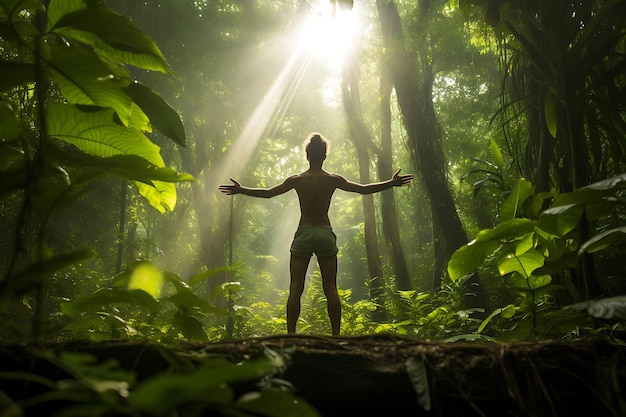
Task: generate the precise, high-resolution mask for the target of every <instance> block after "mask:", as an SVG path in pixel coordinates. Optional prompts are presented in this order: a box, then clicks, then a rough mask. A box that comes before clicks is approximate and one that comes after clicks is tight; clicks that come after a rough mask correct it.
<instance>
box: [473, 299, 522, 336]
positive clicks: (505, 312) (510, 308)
mask: <svg viewBox="0 0 626 417" xmlns="http://www.w3.org/2000/svg"><path fill="white" fill-rule="evenodd" d="M498 314H500V315H501V316H502V317H504V318H506V319H510V318H511V317H513V316H514V315H515V306H514V305H513V304H509V305H507V306H506V307H503V308H497V309H495V310H493V311H492V312H491V314H489V315H488V316H487V318H485V320H483V321H482V323H480V326H478V329H476V333H482V331H483V330H485V327H487V324H489V322H490V321H491V320H492V319H493V318H494V317H495V316H497V315H498Z"/></svg>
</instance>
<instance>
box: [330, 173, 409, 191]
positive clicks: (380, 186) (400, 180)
mask: <svg viewBox="0 0 626 417" xmlns="http://www.w3.org/2000/svg"><path fill="white" fill-rule="evenodd" d="M413 177H414V175H413V174H406V175H400V168H398V170H397V171H396V172H395V173H394V174H393V177H391V179H388V180H387V181H381V182H373V183H370V184H359V183H356V182H352V181H348V180H345V179H344V180H343V181H342V182H341V183H340V184H339V186H338V187H339V188H340V189H342V190H344V191H350V192H353V193H359V194H372V193H377V192H379V191H383V190H386V189H388V188H391V187H402V186H404V185H408V184H409V183H410V182H411V181H412V180H413Z"/></svg>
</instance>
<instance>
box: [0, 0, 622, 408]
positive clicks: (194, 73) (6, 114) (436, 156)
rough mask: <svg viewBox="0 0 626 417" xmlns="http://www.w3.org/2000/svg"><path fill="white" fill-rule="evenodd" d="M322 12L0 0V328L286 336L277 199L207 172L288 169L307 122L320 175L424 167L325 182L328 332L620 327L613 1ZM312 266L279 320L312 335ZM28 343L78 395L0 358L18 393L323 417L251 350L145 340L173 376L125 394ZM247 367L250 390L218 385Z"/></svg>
mask: <svg viewBox="0 0 626 417" xmlns="http://www.w3.org/2000/svg"><path fill="white" fill-rule="evenodd" d="M318 3H319V4H318ZM326 3H328V2H326V1H321V0H320V1H304V0H300V1H296V0H281V1H265V0H256V1H243V0H232V1H231V0H219V1H193V2H171V1H159V0H152V1H144V2H137V1H134V0H132V1H131V0H115V1H113V0H111V1H109V2H107V3H106V4H105V2H103V1H99V0H49V1H39V0H0V52H1V57H0V178H1V179H0V228H1V229H0V230H1V232H2V234H3V239H2V240H1V241H0V317H2V323H1V324H0V337H1V338H2V340H3V342H4V343H18V342H25V341H27V342H36V343H40V342H50V341H57V342H59V341H62V342H67V341H75V340H89V341H102V340H110V339H115V340H128V341H150V342H155V343H157V344H160V345H162V346H175V345H177V344H179V343H181V342H183V341H199V342H214V341H221V340H226V339H239V338H247V337H253V336H266V335H275V334H281V333H284V332H285V307H284V305H285V301H286V298H287V291H288V279H289V278H288V267H287V260H288V259H287V255H286V254H287V253H288V251H287V249H288V245H289V242H290V238H291V236H292V233H293V231H294V229H295V226H296V224H297V202H296V201H294V199H295V196H293V195H285V196H281V197H278V198H276V199H273V200H271V201H267V200H264V201H255V200H254V199H250V198H247V199H246V198H233V199H231V200H229V199H228V198H226V197H224V196H221V195H219V193H217V186H218V184H220V183H221V182H222V181H226V180H227V179H228V178H229V177H237V178H238V179H240V180H241V181H242V182H243V183H246V184H249V185H252V186H268V185H273V184H275V183H276V182H278V181H280V179H281V178H284V177H286V176H288V175H291V174H293V173H295V172H298V171H300V170H303V169H305V166H306V162H305V160H304V158H303V156H302V151H301V143H302V141H303V139H304V138H305V137H306V136H307V135H308V133H309V132H312V131H321V132H322V133H323V134H324V135H325V136H327V137H329V138H330V139H331V143H332V147H331V152H330V156H329V158H328V161H327V162H326V165H325V168H327V169H328V170H329V171H339V172H341V173H342V174H344V175H345V176H346V177H347V178H349V179H351V180H355V181H361V182H372V181H376V180H378V179H381V180H382V179H386V178H387V177H388V176H389V175H390V174H391V172H392V166H396V165H397V166H402V167H403V168H404V171H405V172H409V171H411V170H412V171H414V172H416V174H418V177H419V181H416V183H415V184H413V185H412V186H411V187H410V188H408V189H402V190H395V192H391V193H393V194H389V193H388V194H384V195H377V196H376V197H375V198H373V199H371V200H366V201H362V200H361V198H360V197H359V198H353V197H352V196H349V195H346V194H340V193H338V195H336V196H335V202H334V205H333V207H332V209H331V213H330V214H331V218H332V219H333V225H334V227H335V229H336V232H337V235H338V238H339V242H340V246H341V252H340V257H339V265H340V270H339V287H340V297H341V302H342V306H343V315H342V333H343V334H347V335H364V334H372V333H389V334H396V335H403V336H407V337H410V338H414V339H416V340H444V341H449V342H452V341H459V340H470V341H471V340H482V341H504V340H525V341H533V340H540V339H547V338H555V339H561V340H566V341H569V340H575V339H581V338H586V337H590V336H603V337H607V338H609V339H610V340H612V341H616V342H619V341H622V340H623V338H624V335H623V331H624V328H623V325H624V323H623V319H624V318H626V313H625V311H626V310H625V309H626V296H624V295H623V294H624V292H625V290H626V285H625V283H626V281H625V279H626V267H625V266H624V263H623V258H622V257H623V253H624V250H625V245H626V239H625V236H626V226H624V220H625V218H626V212H625V208H626V207H625V203H624V193H625V189H626V176H625V175H626V174H624V161H625V160H626V159H625V154H626V152H625V149H624V144H625V143H626V141H625V140H624V139H625V137H626V102H625V101H624V100H626V94H624V93H625V92H624V88H625V86H626V79H625V75H626V60H625V57H626V51H625V45H626V3H624V2H623V1H620V0H606V1H600V0H593V1H591V0H590V1H587V0H585V1H579V2H576V3H571V2H568V1H564V0H558V1H550V2H545V1H540V0H537V1H521V0H520V1H504V0H502V1H500V0H495V1H494V0H489V1H483V0H473V1H471V0H470V1H468V0H458V1H454V0H452V1H443V0H438V1H422V0H412V1H404V2H394V1H382V0H381V1H376V2H374V1H371V2H369V1H361V2H354V3H353V2H351V1H338V2H330V4H328V5H334V6H333V7H334V8H333V9H332V12H331V14H329V15H328V16H331V17H330V18H328V20H323V18H324V16H325V15H324V12H323V11H319V10H323V9H319V10H318V7H321V6H326V5H327V4H326ZM350 17H352V18H354V19H358V20H357V21H356V22H357V23H356V24H349V22H350V21H349V20H345V21H344V20H340V19H343V18H346V19H348V18H350ZM311 19H313V20H312V24H311V25H309V23H307V22H309V20H311ZM315 19H320V20H315ZM339 27H341V28H357V29H359V30H356V31H354V32H352V33H349V32H341V31H340V30H339V29H338V28H339ZM329 35H330V36H329ZM324 40H325V42H326V43H319V42H322V41H324ZM344 41H345V45H344ZM315 45H317V46H315ZM342 45H343V47H344V48H345V49H340V48H339V47H340V46H342ZM333 51H335V52H336V55H332V54H331V52H333ZM378 138H379V139H378ZM374 173H376V174H374ZM310 272H311V273H310V279H309V280H308V281H309V282H308V286H307V291H306V293H305V297H304V299H303V300H302V301H303V306H302V315H301V317H300V323H299V326H298V329H299V331H301V332H303V333H309V334H328V333H329V332H330V329H329V324H328V319H327V313H326V302H325V298H324V295H323V292H322V289H321V279H320V276H319V272H317V271H316V270H315V269H313V268H311V271H310ZM34 354H35V355H36V356H37V357H39V358H40V359H41V360H42V361H47V362H49V363H50V364H52V365H54V366H56V367H58V368H59V369H62V370H63V371H64V372H66V373H67V374H69V375H70V377H71V378H72V379H73V381H74V382H72V383H68V384H66V385H63V384H59V383H58V381H52V380H47V379H46V378H45V377H43V376H40V375H37V374H36V373H32V374H24V373H12V372H9V371H6V372H2V373H0V379H2V380H3V381H5V382H6V381H12V380H15V379H17V380H21V381H26V380H29V381H31V382H33V383H36V384H38V385H39V386H42V387H48V388H49V389H50V390H51V391H50V392H49V393H46V394H43V395H41V396H39V397H34V399H32V400H29V401H31V402H28V403H25V404H21V405H20V407H24V408H28V407H31V409H33V408H32V407H35V408H36V407H37V406H38V405H40V404H44V405H45V404H47V403H48V402H49V401H56V400H61V401H69V402H71V403H72V404H73V408H70V409H69V411H67V413H68V414H66V415H76V414H72V413H78V414H80V412H81V410H84V409H88V410H89V413H90V415H108V414H107V413H116V414H125V415H126V414H127V415H140V414H141V415H152V414H154V415H156V414H159V413H161V414H164V413H166V412H169V413H175V412H177V410H178V411H180V410H185V411H186V412H187V414H186V415H202V414H201V413H202V410H205V409H211V410H220V411H221V412H223V413H225V414H228V415H291V414H290V413H292V414H293V415H316V413H315V411H314V410H312V409H311V408H310V407H309V406H308V405H307V404H306V402H302V401H300V402H298V401H294V400H293V397H292V396H291V394H290V393H289V392H288V390H285V389H284V388H285V387H282V388H281V387H280V385H281V381H280V380H277V379H276V378H274V375H275V373H276V372H277V370H279V369H281V367H283V366H285V364H284V362H283V358H282V357H281V356H280V355H277V354H275V353H273V352H271V351H270V352H267V358H265V359H264V360H259V361H252V362H248V363H245V364H244V365H243V366H233V365H232V364H230V363H228V362H227V361H223V360H221V359H219V358H214V357H211V356H210V355H207V356H206V357H197V358H191V359H190V358H181V357H178V356H177V355H173V354H172V353H171V352H170V351H168V350H167V349H166V348H165V347H164V348H163V351H162V355H163V358H166V360H169V361H171V363H170V364H169V366H170V369H171V370H173V372H172V373H171V374H164V375H161V376H160V377H158V378H155V379H153V380H150V381H147V382H142V383H141V384H138V383H137V381H135V380H134V375H133V374H132V373H129V372H126V371H125V370H123V369H121V368H119V366H118V364H116V363H104V364H103V363H97V362H96V361H95V359H94V358H93V357H91V356H89V355H87V354H85V355H81V354H71V353H69V352H64V353H63V352H62V353H61V354H60V355H58V356H55V355H51V354H50V352H48V351H43V350H42V351H39V350H37V351H36V352H34ZM175 372H184V373H186V375H185V377H184V378H182V377H179V375H176V373H175ZM258 378H263V381H264V382H265V385H266V386H265V388H266V389H264V390H263V391H262V393H258V392H255V393H250V395H249V396H247V397H246V398H245V399H244V400H242V399H241V398H239V399H235V396H234V394H233V392H232V390H231V388H230V387H229V386H228V385H225V384H224V383H227V384H230V383H236V382H245V381H248V380H252V379H258ZM190 388H192V389H190ZM129 390H130V391H129ZM172 392H176V393H178V394H179V395H172V394H171V393H172ZM0 394H2V392H1V391H0ZM155 398H162V401H160V402H155V401H154V399H155ZM3 401H4V400H3ZM3 404H4V405H3V407H5V406H6V407H9V405H10V404H12V403H10V402H6V404H5V403H4V402H3ZM14 405H15V404H14ZM15 406H16V407H17V405H15ZM83 407H86V408H83ZM7 409H8V408H5V409H3V410H2V411H3V412H2V413H4V411H5V410H7ZM2 413H0V414H2ZM142 413H143V414H142ZM229 413H230V414H229ZM248 413H249V414H248ZM276 413H277V414H276Z"/></svg>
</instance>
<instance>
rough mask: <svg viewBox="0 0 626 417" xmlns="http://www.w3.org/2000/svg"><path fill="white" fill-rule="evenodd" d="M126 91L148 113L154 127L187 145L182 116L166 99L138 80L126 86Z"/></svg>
mask: <svg viewBox="0 0 626 417" xmlns="http://www.w3.org/2000/svg"><path fill="white" fill-rule="evenodd" d="M126 93H128V95H129V96H130V97H131V98H132V99H133V101H134V102H135V103H137V105H138V106H139V107H141V109H142V110H143V111H144V112H145V113H146V114H147V115H148V117H149V118H150V122H151V123H152V125H153V126H154V127H156V128H157V129H158V130H159V131H160V132H161V133H163V134H164V135H165V136H167V137H168V138H170V139H172V140H174V141H175V142H176V143H178V144H179V145H182V146H186V138H185V128H184V127H183V123H182V121H181V120H180V116H179V115H178V113H176V111H175V110H174V109H173V108H172V107H170V106H169V105H168V104H167V103H166V102H165V100H163V99H162V98H161V97H160V96H159V95H158V94H156V93H155V92H154V91H153V90H152V89H151V88H149V87H148V86H146V85H144V84H142V83H140V82H137V81H135V82H133V83H131V84H130V85H129V86H128V87H127V88H126Z"/></svg>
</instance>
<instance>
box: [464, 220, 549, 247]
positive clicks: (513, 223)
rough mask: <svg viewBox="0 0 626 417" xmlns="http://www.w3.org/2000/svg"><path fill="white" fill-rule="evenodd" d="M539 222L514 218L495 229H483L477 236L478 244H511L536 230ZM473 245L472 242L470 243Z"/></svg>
mask: <svg viewBox="0 0 626 417" xmlns="http://www.w3.org/2000/svg"><path fill="white" fill-rule="evenodd" d="M536 225H537V222H536V221H534V220H530V219H520V218H514V219H511V220H506V221H503V222H502V223H500V224H499V225H497V226H496V227H494V228H493V229H483V230H481V231H480V232H478V235H476V239H475V241H476V242H487V241H490V240H496V241H499V242H510V241H513V240H517V239H519V238H521V237H524V236H525V235H526V234H528V233H530V232H532V231H533V230H534V229H535V226H536ZM469 244H471V242H470V243H469Z"/></svg>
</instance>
